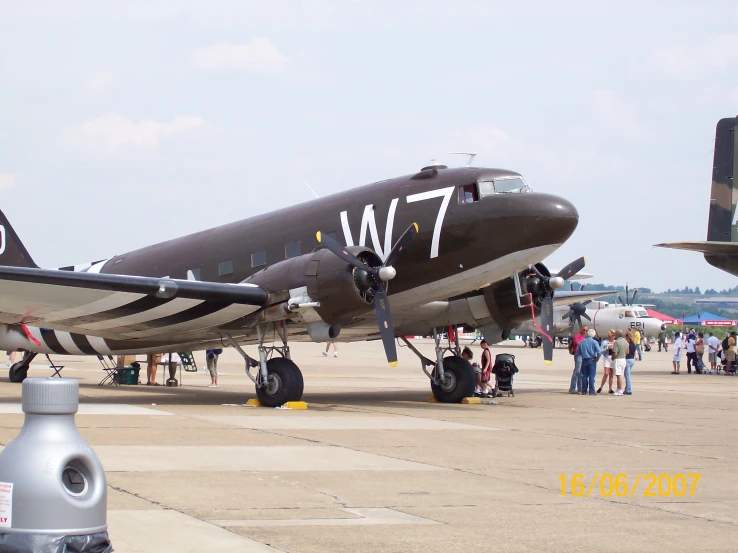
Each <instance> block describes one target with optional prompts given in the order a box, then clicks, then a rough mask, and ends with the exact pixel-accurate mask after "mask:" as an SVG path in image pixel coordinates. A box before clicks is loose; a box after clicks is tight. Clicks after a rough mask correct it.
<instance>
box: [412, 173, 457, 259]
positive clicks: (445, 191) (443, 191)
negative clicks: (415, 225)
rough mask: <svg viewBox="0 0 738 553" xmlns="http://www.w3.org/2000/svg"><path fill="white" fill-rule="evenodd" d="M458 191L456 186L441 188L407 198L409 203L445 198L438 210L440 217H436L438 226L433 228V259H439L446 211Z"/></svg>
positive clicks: (431, 254)
mask: <svg viewBox="0 0 738 553" xmlns="http://www.w3.org/2000/svg"><path fill="white" fill-rule="evenodd" d="M455 189H456V187H455V186H449V187H448V188H440V189H438V190H429V191H428V192H421V193H420V194H411V195H410V196H408V197H407V203H409V204H410V203H414V202H422V201H423V200H430V199H432V198H441V197H442V198H443V201H441V207H440V208H439V209H438V216H437V217H436V225H435V227H433V240H431V253H430V256H431V259H433V258H434V257H438V244H439V242H440V241H441V226H442V225H443V218H444V217H445V216H446V210H447V209H448V204H449V202H450V201H451V195H452V194H453V193H454V190H455Z"/></svg>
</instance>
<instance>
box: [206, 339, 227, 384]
mask: <svg viewBox="0 0 738 553" xmlns="http://www.w3.org/2000/svg"><path fill="white" fill-rule="evenodd" d="M221 353H223V350H222V349H221V348H218V349H207V350H205V363H206V364H207V367H208V372H209V373H210V384H209V385H208V388H217V387H218V356H219V355H220V354H221Z"/></svg>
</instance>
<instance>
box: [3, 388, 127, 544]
mask: <svg viewBox="0 0 738 553" xmlns="http://www.w3.org/2000/svg"><path fill="white" fill-rule="evenodd" d="M78 403H79V383H78V382H77V381H76V380H74V379H70V378H63V379H62V378H58V379H57V378H27V379H26V380H24V381H23V399H22V406H23V412H24V413H25V415H26V416H25V422H24V424H23V428H22V429H21V431H20V434H19V435H18V436H17V437H16V438H15V439H14V440H13V441H12V442H11V443H10V444H8V446H7V447H6V448H5V449H4V450H3V452H2V453H0V551H4V550H12V551H19V552H25V551H34V552H37V551H42V552H44V553H46V552H49V553H55V552H56V551H66V550H67V549H65V547H66V545H65V544H70V545H71V543H75V544H76V546H77V547H78V549H77V550H79V551H84V552H88V551H89V552H95V553H97V552H100V553H103V552H108V551H112V547H110V542H109V541H108V536H107V522H106V515H107V513H106V511H107V492H106V483H105V473H104V472H103V468H102V465H101V464H100V460H99V459H98V458H97V455H95V452H94V451H93V450H92V448H91V447H90V446H89V445H88V444H87V442H86V441H85V440H84V439H83V438H82V436H80V434H79V432H77V428H76V426H75V424H74V414H75V413H76V412H77V408H78ZM25 547H27V549H24V548H25ZM6 548H7V549H6Z"/></svg>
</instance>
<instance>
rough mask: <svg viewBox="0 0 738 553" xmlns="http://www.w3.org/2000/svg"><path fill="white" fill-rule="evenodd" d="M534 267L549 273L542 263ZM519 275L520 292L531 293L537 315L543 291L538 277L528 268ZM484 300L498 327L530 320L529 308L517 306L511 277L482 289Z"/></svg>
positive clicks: (515, 324) (506, 326)
mask: <svg viewBox="0 0 738 553" xmlns="http://www.w3.org/2000/svg"><path fill="white" fill-rule="evenodd" d="M536 268H537V269H538V270H539V271H540V272H541V273H542V274H543V275H545V276H550V275H551V273H550V272H549V270H548V269H547V268H546V266H545V265H543V264H542V263H538V264H536ZM519 277H520V288H521V292H522V294H531V295H532V297H533V306H534V308H535V313H536V316H538V314H539V313H540V308H541V303H542V302H543V296H544V292H545V289H544V287H543V285H542V283H541V282H540V278H539V277H538V276H537V275H536V274H535V273H532V272H531V271H528V270H526V271H521V272H520V273H519ZM484 300H485V303H486V305H487V309H488V310H489V312H490V315H491V316H492V318H493V319H494V321H495V323H497V325H498V326H499V327H500V328H504V329H512V328H516V327H518V326H519V325H520V324H521V323H523V322H525V321H529V320H530V308H529V307H527V306H525V307H524V308H522V309H521V308H520V307H519V306H518V299H517V291H516V290H515V284H514V282H513V280H512V279H505V280H501V281H498V282H495V283H494V284H492V285H490V286H487V287H486V288H485V289H484ZM523 301H525V300H523Z"/></svg>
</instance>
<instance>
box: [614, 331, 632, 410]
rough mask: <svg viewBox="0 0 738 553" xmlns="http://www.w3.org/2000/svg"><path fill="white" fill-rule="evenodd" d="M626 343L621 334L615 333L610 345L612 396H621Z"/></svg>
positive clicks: (626, 350) (626, 352)
mask: <svg viewBox="0 0 738 553" xmlns="http://www.w3.org/2000/svg"><path fill="white" fill-rule="evenodd" d="M628 349H629V348H628V342H627V341H626V340H625V338H623V332H622V331H621V330H618V331H617V332H615V342H614V343H613V345H612V355H613V363H612V366H613V372H614V373H615V379H616V383H615V391H614V392H613V394H612V395H614V396H622V395H623V375H625V356H626V355H627V354H628Z"/></svg>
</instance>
